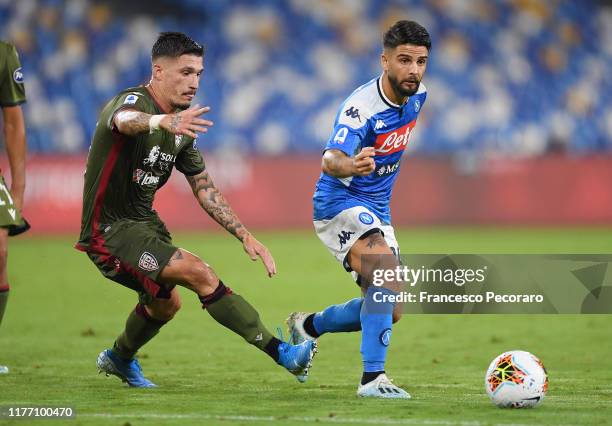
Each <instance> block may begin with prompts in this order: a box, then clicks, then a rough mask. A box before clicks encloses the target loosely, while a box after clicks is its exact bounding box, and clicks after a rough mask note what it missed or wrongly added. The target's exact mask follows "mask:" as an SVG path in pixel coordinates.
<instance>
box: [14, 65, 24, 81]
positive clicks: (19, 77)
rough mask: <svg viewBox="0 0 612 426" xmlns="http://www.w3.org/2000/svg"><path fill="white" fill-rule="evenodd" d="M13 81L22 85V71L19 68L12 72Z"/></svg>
mask: <svg viewBox="0 0 612 426" xmlns="http://www.w3.org/2000/svg"><path fill="white" fill-rule="evenodd" d="M13 81H14V82H15V83H17V84H23V71H22V70H21V67H19V68H17V69H16V70H15V71H13Z"/></svg>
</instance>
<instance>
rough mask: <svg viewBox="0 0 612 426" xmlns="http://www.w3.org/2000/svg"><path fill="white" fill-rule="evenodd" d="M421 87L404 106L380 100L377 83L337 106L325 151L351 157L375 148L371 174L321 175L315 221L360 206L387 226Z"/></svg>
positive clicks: (419, 105) (422, 96)
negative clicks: (390, 205) (337, 176)
mask: <svg viewBox="0 0 612 426" xmlns="http://www.w3.org/2000/svg"><path fill="white" fill-rule="evenodd" d="M426 98H427V89H426V88H425V85H424V84H423V83H421V84H420V86H419V90H418V91H417V93H415V94H414V95H413V96H410V97H409V98H408V100H407V101H406V103H404V104H403V105H396V104H394V103H393V102H391V101H390V100H389V99H388V98H387V97H386V96H385V94H384V92H383V89H382V81H381V78H380V77H378V78H375V79H373V80H371V81H369V82H368V83H366V84H364V85H363V86H361V87H359V88H358V89H357V90H355V91H354V92H353V93H352V94H351V95H350V96H349V97H348V98H347V99H346V100H345V101H344V103H343V104H342V106H341V107H340V110H339V111H338V114H337V115H336V120H335V123H334V131H333V133H332V136H331V138H330V139H329V141H328V142H327V145H326V146H325V150H328V149H338V150H340V151H342V152H344V153H345V154H346V155H348V156H350V157H353V156H355V155H356V154H357V153H359V152H360V151H361V149H362V148H365V147H374V148H375V156H374V162H375V163H376V168H375V170H374V172H372V173H371V174H370V175H368V176H351V177H347V178H342V179H340V178H336V177H333V176H330V175H328V174H325V173H321V176H320V177H319V180H318V181H317V185H316V189H315V193H314V197H313V200H314V220H323V219H331V218H333V217H334V216H336V215H337V214H338V213H340V212H341V211H343V210H346V209H349V208H351V207H356V206H364V207H367V208H368V209H370V210H371V211H372V213H374V214H376V216H378V218H379V219H380V220H381V221H382V222H383V223H386V224H390V223H391V213H390V209H389V202H390V201H391V192H392V190H393V185H394V183H395V180H396V178H397V174H398V173H399V169H400V161H401V158H402V154H403V152H404V150H405V149H406V146H407V145H408V141H409V139H410V132H412V129H413V128H414V126H415V124H416V120H417V117H418V115H419V112H420V111H421V108H422V107H423V104H424V103H425V99H426Z"/></svg>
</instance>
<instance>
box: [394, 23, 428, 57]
mask: <svg viewBox="0 0 612 426" xmlns="http://www.w3.org/2000/svg"><path fill="white" fill-rule="evenodd" d="M400 44H414V45H415V46H425V47H426V48H427V50H430V49H431V38H429V33H428V32H427V30H426V29H425V27H423V26H422V25H420V24H418V23H416V22H414V21H397V22H396V23H395V24H393V26H392V27H391V28H389V29H388V30H387V32H385V35H384V36H383V46H384V47H385V48H390V49H394V48H396V47H397V46H399V45H400Z"/></svg>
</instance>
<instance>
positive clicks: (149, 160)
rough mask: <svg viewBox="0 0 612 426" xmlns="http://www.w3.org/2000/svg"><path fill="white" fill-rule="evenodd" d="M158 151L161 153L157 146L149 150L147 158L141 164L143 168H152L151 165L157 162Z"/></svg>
mask: <svg viewBox="0 0 612 426" xmlns="http://www.w3.org/2000/svg"><path fill="white" fill-rule="evenodd" d="M160 151H161V148H160V147H159V145H155V146H154V147H153V148H151V151H149V156H148V157H147V158H145V159H144V161H143V162H142V164H144V165H145V166H151V167H152V166H153V164H155V162H156V161H157V158H158V157H159V152H160Z"/></svg>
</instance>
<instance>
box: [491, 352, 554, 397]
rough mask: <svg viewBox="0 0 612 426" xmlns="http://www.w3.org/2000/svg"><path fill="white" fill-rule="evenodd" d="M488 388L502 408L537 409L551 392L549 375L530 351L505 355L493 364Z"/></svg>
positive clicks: (496, 359)
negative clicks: (547, 392) (549, 391)
mask: <svg viewBox="0 0 612 426" xmlns="http://www.w3.org/2000/svg"><path fill="white" fill-rule="evenodd" d="M485 388H486V389H487V394H488V395H489V398H491V401H493V404H495V405H497V406H498V407H502V408H508V407H510V408H529V407H535V406H536V405H538V404H539V403H540V402H542V400H543V399H544V395H545V394H546V391H547V390H548V375H547V374H546V369H545V368H544V365H543V364H542V362H541V361H540V360H539V359H538V358H537V357H535V356H534V355H532V354H530V353H529V352H525V351H510V352H504V353H503V354H501V355H500V356H498V357H497V358H495V359H494V360H493V362H492V363H491V365H489V369H488V370H487V374H486V376H485Z"/></svg>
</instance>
